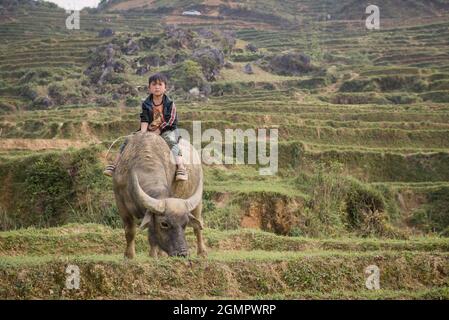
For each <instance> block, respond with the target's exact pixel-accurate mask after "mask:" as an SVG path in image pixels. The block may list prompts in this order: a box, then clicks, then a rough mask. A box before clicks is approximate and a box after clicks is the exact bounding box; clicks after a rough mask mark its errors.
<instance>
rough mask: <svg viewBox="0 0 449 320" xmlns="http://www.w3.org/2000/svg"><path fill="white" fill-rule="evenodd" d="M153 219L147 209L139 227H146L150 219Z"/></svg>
mask: <svg viewBox="0 0 449 320" xmlns="http://www.w3.org/2000/svg"><path fill="white" fill-rule="evenodd" d="M152 219H153V217H152V214H151V213H149V212H148V211H147V212H145V216H144V217H143V219H142V223H141V224H140V229H142V230H143V229H145V228H148V225H149V224H150V222H151V220H152Z"/></svg>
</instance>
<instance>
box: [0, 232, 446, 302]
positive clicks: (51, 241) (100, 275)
mask: <svg viewBox="0 0 449 320" xmlns="http://www.w3.org/2000/svg"><path fill="white" fill-rule="evenodd" d="M121 233H122V231H121V230H113V229H110V228H106V227H104V226H99V225H79V224H74V225H67V226H64V227H60V228H51V229H40V230H39V229H26V230H19V231H11V232H6V233H3V234H1V235H0V243H1V247H2V248H4V250H3V251H2V252H0V275H1V278H2V280H3V281H2V284H1V286H0V297H3V298H8V297H9V298H11V297H15V298H75V299H80V298H120V299H122V298H139V299H145V298H158V299H160V298H256V299H257V298H300V299H312V298H325V299H335V298H368V299H379V298H382V299H384V298H407V299H411V298H432V299H435V298H447V297H448V296H447V294H448V291H447V286H448V285H449V283H448V282H447V274H448V272H449V270H448V266H449V263H448V262H449V256H448V245H449V243H448V241H447V240H444V239H438V238H435V239H430V238H416V239H413V240H412V241H409V242H405V241H380V240H378V239H366V240H360V239H339V240H325V239H322V240H318V239H307V238H285V237H279V236H273V235H272V234H269V233H264V232H260V231H254V230H239V231H235V232H217V231H214V230H206V238H207V244H208V247H209V249H210V254H209V257H208V258H207V260H204V259H199V258H196V257H195V256H192V257H191V258H189V259H188V260H183V259H178V258H168V257H162V258H160V259H158V260H154V259H151V258H149V257H148V256H147V254H146V253H145V252H147V250H148V247H147V245H146V244H145V240H144V236H143V235H142V234H139V236H138V242H137V243H138V245H137V251H138V256H137V258H136V260H134V261H125V260H124V259H123V258H122V254H121V253H120V252H121V250H123V237H121V236H122V235H121ZM188 238H189V239H190V240H192V234H189V235H188ZM12 243H15V244H16V245H14V246H12V245H11V244H12ZM192 250H193V249H192ZM286 250H287V251H286ZM69 264H76V265H77V266H79V268H80V272H81V283H80V289H79V290H72V291H71V290H67V289H65V288H64V284H65V268H66V267H67V265H69ZM371 264H375V265H377V266H378V267H379V268H380V270H381V288H382V290H380V291H376V292H370V291H368V290H367V289H366V288H365V287H364V283H365V278H366V276H365V275H364V270H365V268H366V267H367V266H368V265H371ZM149 274H151V275H152V276H151V278H149V277H148V275H149Z"/></svg>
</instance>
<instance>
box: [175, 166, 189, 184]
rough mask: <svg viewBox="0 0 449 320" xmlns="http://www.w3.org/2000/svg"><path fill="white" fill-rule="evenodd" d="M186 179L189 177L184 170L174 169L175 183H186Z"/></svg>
mask: <svg viewBox="0 0 449 320" xmlns="http://www.w3.org/2000/svg"><path fill="white" fill-rule="evenodd" d="M188 177H189V176H188V174H187V170H186V169H185V168H182V169H176V181H186V180H187V179H188Z"/></svg>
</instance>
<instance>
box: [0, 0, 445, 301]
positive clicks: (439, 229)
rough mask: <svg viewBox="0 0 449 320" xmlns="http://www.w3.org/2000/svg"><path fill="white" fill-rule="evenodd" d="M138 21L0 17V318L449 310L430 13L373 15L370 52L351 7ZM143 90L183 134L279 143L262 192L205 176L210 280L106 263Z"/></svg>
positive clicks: (236, 176)
mask: <svg viewBox="0 0 449 320" xmlns="http://www.w3.org/2000/svg"><path fill="white" fill-rule="evenodd" d="M139 2H140V1H132V2H126V1H123V0H114V1H110V2H108V3H105V2H103V3H102V5H101V6H100V7H99V8H98V9H86V10H83V11H82V13H81V14H82V22H81V24H82V27H81V29H80V30H68V29H67V28H66V27H65V19H66V17H67V15H66V13H65V10H62V9H60V8H57V7H56V6H55V5H52V4H49V3H46V2H38V3H34V5H33V4H31V2H30V1H26V0H24V1H19V2H16V1H9V2H7V4H6V5H3V6H0V17H1V19H0V20H1V22H0V37H1V39H2V42H1V43H0V230H1V232H0V279H1V281H0V298H20V299H24V298H52V299H67V298H75V299H85V298H113V299H115V298H140V299H142V298H143V299H151V298H250V299H267V298H270V299H289V298H293V299H296V298H304V299H317V298H323V299H338V298H345V299H357V298H359V299H360V298H362V299H363V298H366V299H448V298H449V282H448V279H447V274H448V272H449V270H448V265H449V263H448V262H449V261H448V252H449V241H448V239H449V238H448V237H449V211H448V208H449V170H448V168H449V104H448V103H449V94H448V89H449V55H448V53H447V52H448V50H447V49H448V43H447V39H448V35H449V32H448V27H449V23H448V21H447V13H448V10H449V6H448V4H447V3H446V2H444V1H433V0H428V1H409V2H410V5H409V6H407V7H404V6H402V5H401V6H398V5H397V4H395V3H393V2H392V1H380V2H381V3H379V5H380V6H381V7H382V17H384V18H391V19H388V23H386V24H385V25H383V26H382V29H381V30H376V31H373V32H367V31H366V29H365V28H364V26H361V25H360V23H359V22H360V14H361V13H363V12H364V9H365V7H364V5H365V4H364V3H363V1H362V2H359V3H357V4H354V3H353V1H352V2H349V1H340V2H338V4H335V1H330V0H319V1H312V0H305V1H302V2H301V3H300V4H298V2H297V1H272V0H262V1H245V3H244V4H243V3H241V4H239V5H236V4H235V3H232V2H231V3H232V5H230V3H228V2H221V3H220V5H219V6H217V5H215V4H212V3H209V2H207V3H201V11H202V12H203V15H202V16H200V17H196V18H195V17H185V16H182V15H180V14H179V12H182V10H185V9H190V8H197V7H195V4H193V3H191V4H190V5H192V7H189V8H187V7H186V2H185V1H165V0H158V1H154V2H153V4H152V6H151V7H143V8H140V7H138V6H137V7H135V6H136V4H137V3H139ZM197 4H200V2H198V3H197ZM348 5H350V6H351V10H347V7H348ZM127 9H129V10H127ZM398 15H399V16H398ZM410 16H413V17H414V20H413V21H410V19H404V17H410ZM351 21H353V22H355V23H351ZM173 24H176V27H173V26H172V25H173ZM149 26H151V27H149ZM154 72H163V73H165V74H167V76H168V78H169V84H170V85H169V89H170V91H169V95H170V96H171V97H172V98H173V99H175V101H176V105H177V111H178V115H179V123H180V127H181V128H183V129H186V130H187V131H188V132H189V133H192V123H193V121H198V120H200V121H201V126H202V131H204V130H206V129H210V128H215V129H218V130H219V131H220V132H222V133H223V136H224V130H225V129H237V128H240V129H243V130H245V129H259V128H267V129H278V134H279V145H278V147H279V148H278V150H279V157H278V160H279V170H278V172H277V174H276V175H273V176H262V175H260V174H259V171H258V170H259V169H260V168H262V167H264V166H263V165H261V163H259V162H258V163H256V164H253V165H237V164H229V165H228V164H226V165H204V166H203V167H204V173H205V181H204V187H205V192H204V199H203V208H204V209H203V218H204V224H205V226H206V228H205V230H204V237H205V242H206V245H207V247H208V249H209V252H210V254H209V258H208V260H202V259H199V258H196V256H195V255H192V256H191V257H190V258H189V260H187V261H186V260H182V259H176V258H167V257H162V258H161V259H159V260H153V259H151V258H149V257H148V243H147V242H148V240H147V239H146V234H145V232H143V231H138V234H137V239H136V249H137V252H138V257H137V259H136V260H135V261H125V260H124V259H123V258H122V253H123V250H124V243H125V238H124V232H123V229H122V222H121V220H120V217H119V214H118V210H117V207H116V204H115V199H114V194H113V192H112V187H111V182H110V180H109V179H108V178H106V177H105V176H103V174H102V171H103V169H104V166H105V164H106V163H108V162H109V161H111V160H112V158H113V157H114V156H115V152H117V149H118V146H119V145H120V142H121V141H122V140H123V137H124V136H126V135H128V134H130V133H131V132H133V131H135V130H136V129H138V123H139V116H138V115H139V112H140V103H141V99H143V98H145V97H146V95H147V91H146V86H147V81H148V76H149V75H150V74H152V73H154ZM194 87H197V88H198V89H199V92H196V93H195V90H193V91H192V93H189V91H190V90H191V89H192V88H194ZM198 93H199V94H198ZM117 138H120V139H119V140H118V142H117V143H116V144H115V145H114V147H113V148H112V149H111V150H110V152H109V153H108V154H107V150H108V148H109V147H110V145H111V143H112V142H113V141H115V140H116V139H117ZM228 143H230V142H229V141H228ZM207 144H208V142H207V141H203V144H202V146H203V147H205V146H206V145H207ZM232 149H233V150H234V151H235V146H234V145H233V147H232ZM247 149H248V144H246V145H245V151H247ZM187 238H188V242H189V245H190V250H191V253H193V252H194V251H195V246H196V243H195V236H194V234H193V231H192V230H190V229H188V231H187ZM69 263H74V264H77V265H78V266H79V267H80V270H81V274H82V281H81V289H80V290H78V291H69V290H66V289H64V283H65V275H66V274H65V268H66V266H67V264H69ZM372 264H375V265H377V266H379V268H380V270H381V290H376V291H369V290H366V289H365V285H364V284H365V279H366V274H365V273H364V269H365V268H366V267H367V266H369V265H372ZM148 274H151V275H152V277H150V278H149V277H148ZM180 288H182V289H180Z"/></svg>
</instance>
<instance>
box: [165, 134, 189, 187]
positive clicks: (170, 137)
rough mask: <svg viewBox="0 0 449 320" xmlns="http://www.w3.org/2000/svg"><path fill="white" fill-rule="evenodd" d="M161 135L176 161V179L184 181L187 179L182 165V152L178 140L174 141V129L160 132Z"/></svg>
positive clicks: (185, 170)
mask: <svg viewBox="0 0 449 320" xmlns="http://www.w3.org/2000/svg"><path fill="white" fill-rule="evenodd" d="M161 137H162V138H163V139H164V140H165V142H167V144H168V146H169V148H170V150H171V151H172V153H173V155H174V157H175V161H176V167H177V169H176V180H182V181H185V180H187V179H188V174H187V169H186V167H185V166H184V161H183V158H182V152H181V149H180V148H179V145H178V142H177V141H176V135H175V131H174V130H172V131H170V130H167V131H164V132H163V133H162V134H161Z"/></svg>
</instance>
